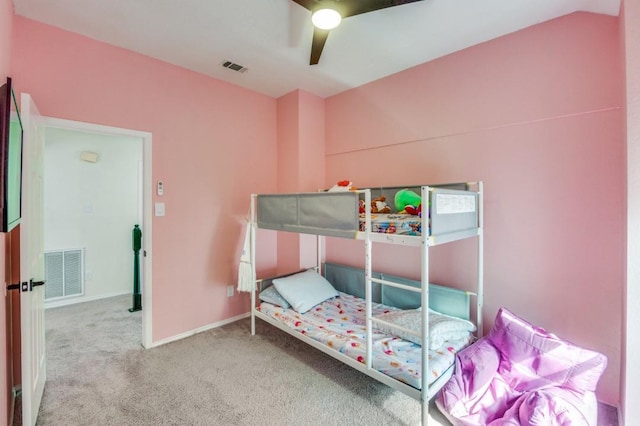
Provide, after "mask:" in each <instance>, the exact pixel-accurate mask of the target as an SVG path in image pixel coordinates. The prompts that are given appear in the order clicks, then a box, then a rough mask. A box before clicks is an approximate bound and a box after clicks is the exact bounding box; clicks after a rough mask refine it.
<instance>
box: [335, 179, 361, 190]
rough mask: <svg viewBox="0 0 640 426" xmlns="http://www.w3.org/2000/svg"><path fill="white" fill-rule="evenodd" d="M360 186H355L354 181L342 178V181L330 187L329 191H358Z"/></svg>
mask: <svg viewBox="0 0 640 426" xmlns="http://www.w3.org/2000/svg"><path fill="white" fill-rule="evenodd" d="M357 189H358V188H356V187H355V186H353V183H351V181H348V180H341V181H340V182H338V183H336V184H335V185H333V186H332V187H331V188H329V189H328V192H346V191H356V190H357Z"/></svg>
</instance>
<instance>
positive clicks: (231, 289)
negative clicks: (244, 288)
mask: <svg viewBox="0 0 640 426" xmlns="http://www.w3.org/2000/svg"><path fill="white" fill-rule="evenodd" d="M231 296H233V286H232V285H229V286H227V297H231Z"/></svg>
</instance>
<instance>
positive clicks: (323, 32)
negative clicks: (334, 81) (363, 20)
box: [293, 0, 422, 65]
mask: <svg viewBox="0 0 640 426" xmlns="http://www.w3.org/2000/svg"><path fill="white" fill-rule="evenodd" d="M293 1H294V2H295V3H298V4H299V5H300V6H302V7H304V8H305V9H309V10H310V11H311V20H312V22H313V25H314V28H313V42H312V44H311V58H310V60H309V65H316V64H317V63H318V61H320V55H321V54H322V49H323V48H324V44H325V42H326V41H327V37H329V31H330V30H331V29H333V28H335V27H337V26H338V25H339V24H340V21H341V20H342V19H343V18H348V17H350V16H355V15H361V14H363V13H367V12H373V11H375V10H380V9H386V8H388V7H392V6H401V5H403V4H407V3H413V2H416V1H422V0H293ZM324 19H326V21H323V20H324Z"/></svg>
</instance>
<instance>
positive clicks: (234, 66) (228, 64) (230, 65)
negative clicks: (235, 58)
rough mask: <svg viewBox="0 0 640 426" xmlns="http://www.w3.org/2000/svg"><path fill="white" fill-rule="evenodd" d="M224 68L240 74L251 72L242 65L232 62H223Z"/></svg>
mask: <svg viewBox="0 0 640 426" xmlns="http://www.w3.org/2000/svg"><path fill="white" fill-rule="evenodd" d="M222 66H223V67H225V68H229V69H230V70H234V71H238V72H247V71H248V70H249V69H248V68H247V67H243V66H242V65H239V64H236V63H233V62H231V61H224V62H222Z"/></svg>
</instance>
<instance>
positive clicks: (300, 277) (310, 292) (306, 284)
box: [273, 270, 338, 314]
mask: <svg viewBox="0 0 640 426" xmlns="http://www.w3.org/2000/svg"><path fill="white" fill-rule="evenodd" d="M273 286H274V287H275V288H276V290H278V293H280V295H281V296H282V297H284V299H285V300H286V301H287V302H289V303H290V304H291V307H292V308H293V309H295V310H296V311H297V312H300V313H301V314H303V313H305V312H307V311H308V310H309V309H311V308H313V307H314V306H316V305H317V304H319V303H322V302H324V301H325V300H327V299H331V298H332V297H336V296H338V291H337V290H336V289H335V288H333V286H332V285H331V283H330V282H329V281H327V280H326V279H325V278H324V277H322V276H321V275H319V274H318V273H316V272H315V271H314V270H308V271H304V272H299V273H297V274H294V275H289V276H288V277H284V278H276V279H274V280H273Z"/></svg>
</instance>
